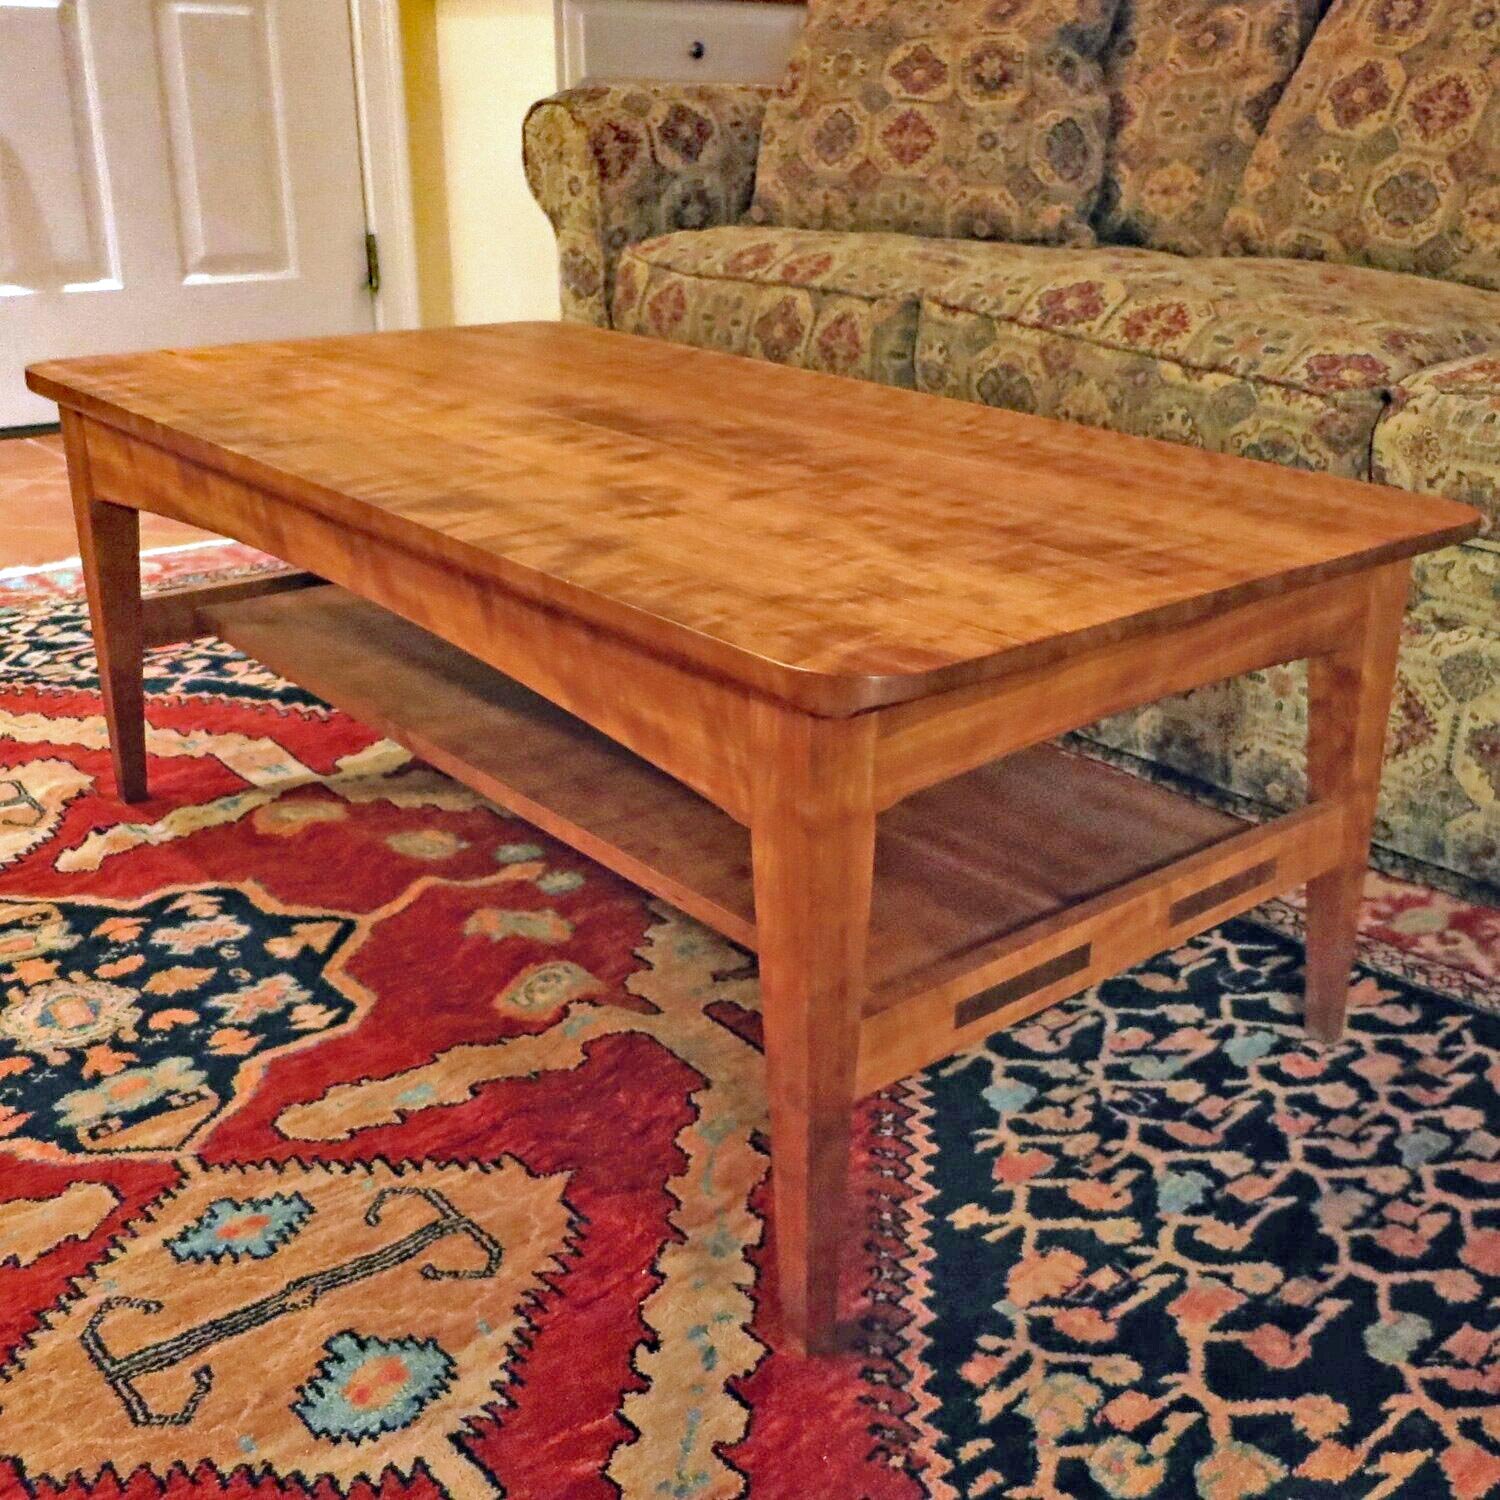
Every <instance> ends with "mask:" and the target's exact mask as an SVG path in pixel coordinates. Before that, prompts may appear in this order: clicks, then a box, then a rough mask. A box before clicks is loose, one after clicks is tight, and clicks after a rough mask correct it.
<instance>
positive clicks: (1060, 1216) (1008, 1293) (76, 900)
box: [0, 601, 1500, 1500]
mask: <svg viewBox="0 0 1500 1500" xmlns="http://www.w3.org/2000/svg"><path fill="white" fill-rule="evenodd" d="M93 670H94V669H93V659H92V653H91V650H90V646H89V640H88V634H87V626H86V620H85V615H84V611H83V609H82V607H81V606H80V605H79V604H78V603H77V602H68V601H51V602H46V603H43V604H41V605H37V606H33V607H28V608H14V609H10V610H6V611H0V1496H3V1497H6V1500H10V1497H19V1496H28V1497H34V1496H45V1497H49V1500H50V1497H57V1500H63V1497H66V1500H88V1497H109V1500H148V1497H157V1496H171V1497H176V1500H200V1497H201V1500H208V1497H214V1500H225V1497H243V1500H251V1497H255V1500H270V1497H281V1496H297V1497H303V1496H315V1497H319V1500H333V1497H336V1496H345V1495H353V1496H359V1497H376V1496H378V1497H380V1500H398V1497H407V1496H411V1497H422V1500H433V1497H437V1496H452V1497H472V1496H487V1495H494V1494H505V1495H510V1496H516V1497H522V1500H573V1497H579V1500H583V1497H608V1496H628V1497H634V1500H658V1497H678V1500H700V1497H701V1500H710V1497H712V1500H719V1497H729V1496H738V1495H752V1496H755V1497H762V1500H772V1497H786V1500H793V1497H796V1500H824V1497H828V1500H866V1497H868V1500H908V1497H910V1500H916V1497H945V1496H996V1497H1001V1496H1004V1497H1038V1500H1042V1497H1051V1496H1088V1497H1127V1496H1147V1497H1165V1500H1179V1497H1182V1500H1190V1497H1204V1500H1244V1497H1255V1496H1266V1497H1280V1500H1322V1497H1340V1500H1344V1497H1369V1500H1377V1497H1381V1500H1384V1497H1391V1496H1397V1497H1425V1496H1433V1497H1444V1500H1479V1497H1483V1496H1487V1495H1493V1494H1495V1493H1496V1491H1497V1487H1500V1104H1497V1095H1500V1013H1497V999H1500V972H1497V971H1500V912H1497V911H1495V910H1493V909H1490V908H1487V907H1484V906H1481V905H1478V904H1475V903H1474V902H1472V901H1465V900H1462V899H1459V898H1458V897H1456V896H1453V895H1449V894H1443V893H1440V892H1437V891H1434V890H1432V889H1428V888H1424V887H1421V886H1417V885H1412V884H1409V883H1403V882H1401V881H1398V880H1395V879H1392V878H1389V877H1376V878H1375V879H1373V880H1372V885H1371V893H1372V894H1371V900H1370V902H1369V905H1368V910H1367V914H1366V924H1365V932H1366V937H1365V942H1364V945H1363V948H1362V965H1363V967H1362V969H1361V973H1360V976H1359V980H1358V984H1357V988H1356V1000H1357V1005H1358V1009H1357V1010H1356V1011H1355V1013H1354V1017H1353V1024H1352V1027H1351V1030H1350V1034H1349V1037H1348V1039H1347V1040H1346V1041H1345V1042H1343V1043H1341V1044H1340V1045H1338V1046H1336V1047H1332V1048H1321V1047H1318V1046H1316V1045H1313V1044H1311V1043H1309V1041H1308V1040H1307V1039H1306V1038H1305V1036H1304V1035H1303V1032H1302V1028H1301V1026H1300V1024H1299V1022H1298V1019H1297V996H1298V994H1299V992H1300V988H1301V983H1302V976H1301V962H1302V958H1301V947H1300V945H1299V940H1298V931H1299V929H1298V922H1299V916H1298V911H1297V908H1296V906H1295V905H1294V904H1288V903H1278V904H1273V905H1271V906H1268V907H1265V908H1263V909H1261V910H1260V911H1258V912H1257V913H1256V914H1255V915H1254V916H1253V917H1252V918H1249V919H1245V920H1240V921H1236V922H1232V923H1229V924H1227V925H1226V926H1224V927H1221V928H1219V929H1218V930H1217V931H1214V932H1211V933H1208V934H1207V935H1205V936H1204V937H1202V938H1200V939H1197V940H1195V941H1193V942H1190V943H1187V944H1185V945H1184V946H1183V947H1182V948H1180V949H1179V950H1177V951H1176V952H1173V953H1169V954H1166V955H1165V956H1163V957H1161V958H1159V959H1157V960H1155V961H1154V962H1152V963H1150V964H1147V965H1145V966H1144V967H1142V968H1140V969H1137V970H1136V971H1134V972H1132V973H1130V974H1128V975H1125V976H1123V977H1120V978H1117V979H1113V980H1111V981H1109V982H1108V983H1106V984H1103V985H1101V986H1100V987H1098V988H1097V989H1095V990H1093V991H1091V992H1089V993H1088V994H1086V995H1084V996H1081V997H1080V998H1078V999H1076V1000H1074V1001H1071V1002H1069V1003H1067V1004H1064V1005H1061V1006H1058V1007H1057V1008H1055V1009H1053V1010H1052V1011H1049V1012H1047V1013H1045V1014H1044V1015H1042V1016H1040V1017H1038V1018H1037V1019H1035V1020H1033V1021H1032V1022H1030V1023H1028V1024H1026V1025H1023V1026H1021V1027H1018V1028H1017V1029H1015V1030H1013V1031H1010V1032H1008V1033H1005V1034H1003V1035H1001V1036H999V1037H997V1038H996V1039H995V1040H994V1041H993V1042H992V1043H990V1044H989V1045H988V1046H986V1047H984V1048H981V1049H978V1050H976V1051H973V1052H970V1053H966V1054H964V1055H962V1056H960V1057H957V1058H955V1059H953V1060H951V1061H950V1062H948V1063H945V1064H943V1065H942V1066H939V1067H936V1068H934V1069H932V1070H930V1071H929V1072H927V1073H925V1074H922V1075H920V1076H918V1077H913V1078H911V1079H909V1080H908V1081H906V1082H905V1083H903V1084H901V1085H899V1086H897V1087H895V1088H892V1089H890V1090H889V1091H887V1092H886V1093H884V1094H882V1095H880V1096H878V1097H876V1098H874V1099H872V1100H870V1101H868V1102H867V1104H866V1105H865V1107H864V1108H863V1109H862V1111H861V1114H860V1120H859V1128H858V1138H857V1146H856V1161H855V1173H854V1177H855V1191H854V1197H853V1207H852V1208H851V1222H850V1225H849V1233H848V1234H847V1236H846V1246H847V1251H846V1254H847V1263H846V1265H845V1267H844V1271H845V1287H846V1296H847V1307H846V1313H847V1317H848V1319H849V1320H850V1323H851V1325H852V1326H853V1327H854V1328H855V1329H856V1330H857V1333H856V1341H855V1346H854V1347H853V1349H852V1350H851V1352H849V1353H848V1354H846V1355H845V1356H843V1357H840V1358H837V1359H833V1360H828V1361H822V1362H813V1361H807V1360H801V1359H797V1358H793V1357H790V1356H787V1355H783V1354H779V1353H776V1352H775V1351H776V1347H777V1305H776V1294H775V1287H774V1278H773V1276H772V1275H771V1273H770V1270H769V1266H770V1262H771V1254H772V1246H773V1242H774V1237H775V1232H776V1226H775V1215H774V1210H773V1205H772V1203H771V1202H770V1195H769V1192H768V1185H767V1155H766V1136H765V1111H764V1103H763V1098H762V1076H761V1056H760V1052H759V1049H758V1043H757V1035H758V1033H757V1014H756V987H755V972H754V967H753V964H752V963H751V962H749V961H748V959H747V957H746V955H745V954H743V953H741V952H739V951H737V950H736V949H734V948H733V947H731V946H730V945H728V944H727V943H725V942H724V941H722V940H721V939H719V938H718V937H716V936H714V935H712V934H710V933H708V932H706V931H704V930H703V929H702V928H700V927H698V926H696V925H695V924H693V923H692V922H690V921H688V920H686V919H684V918H683V917H682V916H680V915H678V914H677V913H675V912H674V911H672V910H671V909H669V908H667V907H666V906H663V905H661V904H659V903H656V902H653V901H651V900H648V899H646V898H645V897H643V896H642V895H641V893H640V892H639V891H637V890H635V889H633V888H631V887H630V886H628V885H626V884H625V883H624V882H622V881H620V880H618V879H616V878H615V877H613V876H612V875H609V874H607V873H605V872H604V871H602V870H600V869H598V868H597V867H595V866H593V865H591V864H590V863H589V862H588V861H587V860H585V859H583V858H581V857H579V856H578V855H576V854H573V853H571V852H570V851H568V850H567V849H565V848H563V847H561V846H559V845H558V844H556V843H554V842H551V841H550V840H548V839H547V838H545V837H543V836H541V835H540V834H538V833H537V832H536V831H535V830H533V829H531V828H529V827H527V826H526V825H525V824H524V823H522V822H520V821H519V820H518V819H516V818H513V817H511V816H508V815H507V814H506V813H505V812H504V811H502V810H500V809H498V808H496V807H494V806H492V805H490V804H487V803H485V802H483V801H481V800H480V799H478V798H476V797H475V796H474V795H472V794H471V793H470V792H468V791H466V790H465V789H463V788H462V787H460V786H457V785H455V784H454V783H453V782H451V781H448V780H446V779H444V778H443V777H441V776H438V775H436V774H434V773H433V772H432V771H431V770H429V769H428V768H426V767H424V766H422V765H421V764H419V763H416V762H414V761H412V760H411V759H410V758H409V757H408V756H407V755H406V754H405V753H404V752H402V751H401V750H399V749H398V748H396V747H395V746H393V745H391V744H390V743H388V742H384V741H381V740H379V739H377V738H376V737H375V736H374V735H373V734H371V733H370V732H368V731H367V730H365V729H364V728H362V727H361V726H360V725H359V724H357V723H355V722H353V721H351V720H350V719H348V718H346V717H344V716H342V715H340V714H337V713H334V712H331V711H330V710H329V709H327V708H326V707H324V706H323V705H322V704H320V703H318V702H317V701H316V700H314V699H312V698H310V697H309V696H307V695H306V694H305V693H303V692H301V691H299V690H298V689H296V688H294V687H291V686H289V685H288V684H287V683H285V682H283V681H280V680H278V679H276V678H275V677H273V676H271V675H270V674H268V673H267V672H265V671H264V670H262V669H261V668H259V667H258V666H256V665H255V664H254V663H252V662H249V661H246V660H245V659H244V658H242V657H240V656H237V655H235V654H234V653H233V652H231V651H229V650H228V649H227V648H224V647H222V646H220V645H217V644H215V643H213V642H198V643H194V644H190V645H186V646H181V647H175V648H172V649H168V650H164V651H160V652H157V653H154V654H153V655H152V657H151V662H150V682H149V686H150V689H151V693H152V698H151V708H150V721H151V730H150V740H149V749H150V752H151V755H152V757H153V761H152V771H153V778H154V780H153V789H154V794H155V795H154V800H153V801H152V802H150V803H149V804H146V805H144V806H142V807H139V808H126V807H123V806H122V805H120V804H119V803H117V802H116V801H115V800H114V799H113V796H112V793H111V781H110V774H109V769H108V755H107V747H106V739H105V731H104V727H103V723H102V721H101V719H100V717H99V704H98V700H97V697H96V692H95V687H96V684H95V681H94V677H93Z"/></svg>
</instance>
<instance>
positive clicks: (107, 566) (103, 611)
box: [62, 408, 147, 802]
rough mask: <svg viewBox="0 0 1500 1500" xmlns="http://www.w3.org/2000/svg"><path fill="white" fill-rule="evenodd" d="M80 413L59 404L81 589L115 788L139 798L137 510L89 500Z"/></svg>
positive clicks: (142, 789) (125, 797)
mask: <svg viewBox="0 0 1500 1500" xmlns="http://www.w3.org/2000/svg"><path fill="white" fill-rule="evenodd" d="M83 427H84V419H83V418H82V417H80V416H79V415H78V414H77V413H76V412H72V411H69V410H67V409H66V408H64V409H63V412H62V429H63V446H64V448H65V449H66V451H67V456H68V485H69V488H70V490H71V491H72V496H73V519H74V522H75V524H76V525H77V527H78V553H79V556H80V558H81V559H82V561H83V581H84V584H85V586H86V587H87V589H88V596H89V618H90V620H91V622H92V624H93V629H94V652H95V655H97V657H98V658H99V690H100V692H101V693H102V694H103V696H104V718H105V722H106V723H107V724H108V725H109V749H110V755H111V757H112V758H113V760H114V767H115V790H116V792H117V793H118V795H119V797H120V799H121V801H124V802H143V801H144V800H145V799H146V796H147V791H146V718H145V698H144V694H143V691H142V682H141V668H142V653H143V649H144V648H143V642H142V637H141V526H140V515H139V512H137V511H134V510H131V509H130V508H129V507H128V506H124V505H111V504H109V503H108V502H106V501H102V500H96V499H95V498H94V494H93V484H92V481H91V480H90V477H89V461H88V450H87V447H86V445H85V442H84V431H83Z"/></svg>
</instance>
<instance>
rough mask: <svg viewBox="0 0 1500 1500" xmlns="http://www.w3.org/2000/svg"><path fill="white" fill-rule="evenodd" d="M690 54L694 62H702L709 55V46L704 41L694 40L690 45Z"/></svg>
mask: <svg viewBox="0 0 1500 1500" xmlns="http://www.w3.org/2000/svg"><path fill="white" fill-rule="evenodd" d="M688 56H689V57H690V58H692V60H693V61H694V62H702V61H703V59H704V58H705V57H707V56H708V48H707V47H705V46H704V45H703V43H702V42H693V43H691V44H689V46H688Z"/></svg>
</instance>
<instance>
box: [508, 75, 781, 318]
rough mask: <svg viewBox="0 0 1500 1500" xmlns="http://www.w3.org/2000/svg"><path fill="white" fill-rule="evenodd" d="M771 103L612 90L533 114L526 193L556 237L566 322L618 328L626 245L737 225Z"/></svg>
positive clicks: (720, 92) (700, 92)
mask: <svg viewBox="0 0 1500 1500" xmlns="http://www.w3.org/2000/svg"><path fill="white" fill-rule="evenodd" d="M770 92H771V91H770V89H769V88H764V87H759V86H753V85H747V84H685V83H660V84H658V83H631V84H609V85H596V86H592V87H588V88H577V89H567V90H565V91H564V92H562V93H560V94H555V95H553V97H552V98H550V99H543V100H542V101H541V102H540V103H539V104H534V105H533V106H532V107H531V111H530V113H529V114H528V115H527V116H526V124H525V127H524V130H523V149H524V154H525V160H526V181H527V183H528V184H529V185H530V187H531V192H532V196H533V197H534V198H535V199H536V201H537V202H538V203H539V204H541V207H542V211H543V212H544V213H545V214H546V215H547V217H548V219H550V220H551V222H552V228H553V229H554V230H555V231H556V233H557V253H558V262H559V270H560V274H561V280H562V305H563V316H564V317H566V318H570V319H572V320H573V321H575V322H580V323H594V324H597V325H598V326H599V327H601V328H607V327H609V323H610V316H609V307H610V296H611V293H612V292H613V290H614V280H615V266H616V264H617V263H618V261H619V259H620V255H621V252H622V251H624V249H625V248H626V247H627V246H628V245H633V244H635V243H636V242H637V241H638V240H644V239H649V238H650V237H651V236H652V235H657V234H665V233H667V232H668V231H669V230H673V229H702V228H706V227H708V226H709V225H712V224H732V223H734V222H735V221H736V220H737V219H738V218H739V217H740V216H741V215H742V214H743V213H744V212H745V209H746V208H747V207H748V206H749V203H750V192H751V189H752V188H753V187H754V185H755V153H756V150H757V149H758V147H759V145H760V125H761V119H762V117H763V116H764V114H765V110H766V101H767V99H768V98H769V97H770Z"/></svg>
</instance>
